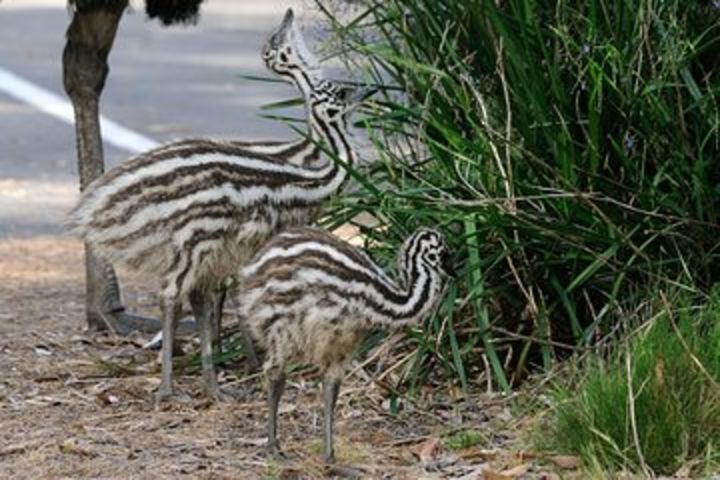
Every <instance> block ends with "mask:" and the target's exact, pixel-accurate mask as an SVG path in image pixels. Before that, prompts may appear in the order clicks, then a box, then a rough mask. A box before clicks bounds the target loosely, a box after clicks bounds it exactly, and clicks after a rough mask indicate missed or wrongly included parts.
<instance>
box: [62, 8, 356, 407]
mask: <svg viewBox="0 0 720 480" xmlns="http://www.w3.org/2000/svg"><path fill="white" fill-rule="evenodd" d="M284 23H285V22H284ZM281 30H282V27H281ZM298 38H299V37H293V41H294V42H296V41H298V40H297V39H298ZM280 64H281V63H278V64H274V65H273V66H271V68H272V67H274V68H280V67H279V65H280ZM269 66H270V65H269ZM305 67H307V68H309V69H311V66H309V65H308V66H303V64H301V63H293V64H292V68H293V69H301V68H305ZM303 78H305V77H303ZM308 78H309V77H308ZM305 87H307V86H303V87H302V88H305ZM310 87H312V88H310V89H308V90H307V93H306V94H307V97H306V100H307V105H306V109H307V113H308V126H309V130H310V132H311V134H310V139H299V140H296V141H293V142H286V143H285V142H280V143H278V142H252V143H248V142H237V141H223V140H214V139H190V140H183V141H179V142H174V143H171V144H168V145H164V146H161V147H158V148H156V149H153V150H150V151H148V152H145V153H143V154H141V155H138V156H136V157H134V158H132V159H130V160H128V161H127V162H125V163H123V164H121V165H119V166H117V167H116V168H114V169H112V170H110V171H108V172H107V173H105V174H104V175H103V176H101V177H100V178H98V179H97V180H96V181H94V182H93V183H92V184H91V185H90V186H89V187H88V188H87V189H86V191H85V192H84V194H83V196H82V198H81V200H80V202H79V203H78V205H77V206H76V208H75V209H74V210H73V211H72V212H71V214H70V216H69V219H68V226H69V228H70V229H71V230H72V231H74V232H75V233H76V234H78V235H80V236H82V237H83V238H84V239H85V240H86V241H87V242H88V243H89V244H90V245H91V246H92V248H93V250H94V251H95V252H96V253H97V254H98V255H100V256H101V257H103V258H104V259H106V260H108V261H109V262H111V263H113V264H121V265H126V266H129V267H131V268H133V269H136V270H140V271H144V272H148V273H151V274H156V275H159V276H160V277H161V279H162V283H163V289H162V295H163V298H164V311H165V314H164V319H163V381H162V383H161V387H160V390H159V392H158V397H159V398H161V399H162V398H166V397H168V396H170V395H171V393H172V388H171V381H172V339H173V330H174V318H173V317H174V313H173V312H176V311H177V310H178V305H179V303H180V302H181V301H182V300H183V299H184V298H187V297H189V298H190V301H191V304H192V305H193V311H194V313H195V315H196V317H199V318H198V323H199V327H200V337H201V354H202V359H203V376H204V377H205V383H206V391H207V393H208V394H209V395H210V396H212V397H218V396H219V392H218V389H217V383H216V380H215V372H214V367H213V364H212V346H211V340H210V336H211V333H210V332H211V330H212V326H211V325H210V322H211V321H210V319H208V318H206V317H207V316H208V314H209V313H208V311H209V307H208V302H207V299H208V297H209V293H208V292H209V291H210V290H211V289H213V288H214V287H216V286H217V285H218V284H219V283H220V282H221V281H222V280H223V279H224V278H225V277H226V276H227V275H229V274H233V273H235V271H236V270H237V268H238V266H239V265H242V264H243V263H244V262H245V261H246V260H247V259H248V258H249V257H250V256H251V255H252V254H253V253H254V252H255V251H256V250H257V249H258V248H259V247H260V246H261V245H262V244H263V243H264V242H265V241H266V240H267V239H268V238H269V237H270V236H272V235H273V234H274V233H277V232H278V231H282V230H283V229H285V228H288V227H291V226H295V225H305V224H309V223H311V222H313V221H314V220H315V219H316V218H317V216H318V214H319V213H320V208H321V204H322V202H323V201H324V200H325V199H327V198H328V197H329V196H331V195H332V194H334V193H335V192H337V191H338V190H339V189H340V187H341V186H342V185H343V183H344V182H345V180H346V178H347V172H346V170H345V168H344V166H340V164H339V163H337V162H335V161H331V160H329V159H327V157H324V159H323V157H322V156H321V152H322V150H323V149H327V150H328V151H330V152H331V154H332V156H333V157H337V158H338V159H340V161H341V163H345V164H347V165H350V166H352V165H353V163H354V161H355V154H354V152H353V150H352V148H351V146H350V144H349V142H348V140H347V123H346V116H347V115H348V114H349V113H350V112H351V111H352V109H353V107H354V106H355V105H356V103H357V102H359V101H360V100H361V98H362V95H363V94H361V93H358V92H354V91H352V90H350V89H348V88H345V87H341V86H338V85H336V84H334V83H333V82H330V81H327V80H323V81H318V82H317V84H315V83H313V84H311V85H310Z"/></svg>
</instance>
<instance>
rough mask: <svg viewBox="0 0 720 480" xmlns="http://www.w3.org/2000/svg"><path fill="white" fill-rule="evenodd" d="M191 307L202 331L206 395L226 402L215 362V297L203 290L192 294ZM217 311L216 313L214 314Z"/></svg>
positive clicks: (201, 342)
mask: <svg viewBox="0 0 720 480" xmlns="http://www.w3.org/2000/svg"><path fill="white" fill-rule="evenodd" d="M190 306H191V307H192V311H193V315H194V316H195V321H196V322H197V324H198V330H199V331H200V359H201V361H202V376H203V381H204V383H205V395H207V397H208V398H211V399H212V400H215V401H221V400H224V398H223V396H222V395H221V393H220V388H219V387H218V383H217V375H216V374H215V363H214V360H213V336H214V335H213V334H214V332H213V330H214V329H213V324H214V323H215V322H214V320H215V319H214V318H212V317H213V313H216V312H217V309H216V308H214V307H215V302H214V299H213V295H211V294H210V293H209V292H207V291H203V290H193V291H192V292H190ZM213 310H215V312H213Z"/></svg>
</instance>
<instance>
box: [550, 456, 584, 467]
mask: <svg viewBox="0 0 720 480" xmlns="http://www.w3.org/2000/svg"><path fill="white" fill-rule="evenodd" d="M548 460H550V461H551V462H552V463H554V464H555V465H557V466H558V467H560V468H562V469H565V470H575V469H577V468H579V467H580V458H578V457H576V456H575V455H553V456H551V457H548Z"/></svg>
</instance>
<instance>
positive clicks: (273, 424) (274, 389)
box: [267, 368, 285, 454]
mask: <svg viewBox="0 0 720 480" xmlns="http://www.w3.org/2000/svg"><path fill="white" fill-rule="evenodd" d="M267 381H268V445H267V446H268V450H269V451H270V452H271V453H275V454H278V453H280V443H279V442H278V440H277V414H278V406H279V405H280V397H282V394H283V391H284V390H285V371H284V370H282V369H279V368H276V369H273V370H271V371H270V372H269V374H268V376H267Z"/></svg>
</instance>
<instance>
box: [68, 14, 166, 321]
mask: <svg viewBox="0 0 720 480" xmlns="http://www.w3.org/2000/svg"><path fill="white" fill-rule="evenodd" d="M75 3H76V4H75V10H74V12H73V17H72V21H71V23H70V26H69V27H68V29H67V33H66V36H67V43H66V44H65V49H64V50H63V84H64V87H65V91H66V92H67V94H68V96H69V97H70V100H71V101H72V104H73V108H74V111H75V136H76V142H77V153H78V169H79V172H80V189H81V190H84V189H85V188H86V187H87V186H88V185H89V184H90V182H92V181H93V180H94V179H95V178H97V177H98V176H100V175H101V174H102V173H103V170H104V162H103V147H102V139H101V137H100V121H99V116H98V115H99V100H100V94H101V93H102V90H103V87H104V86H105V79H106V77H107V74H108V65H107V58H108V54H109V53H110V49H111V48H112V44H113V40H114V39H115V33H116V32H117V27H118V23H119V22H120V18H121V17H122V14H123V12H124V10H125V8H126V7H127V0H109V1H104V2H87V1H86V2H75ZM85 271H86V282H87V283H86V298H85V314H86V319H87V324H88V328H90V329H91V330H103V329H106V328H113V329H115V331H117V332H118V333H128V332H130V331H132V330H141V331H146V332H150V331H152V332H155V331H158V330H159V329H160V326H161V325H160V322H159V321H157V320H154V319H147V318H143V317H138V316H134V315H130V314H128V313H125V311H124V310H125V308H124V306H123V304H122V301H121V300H120V286H119V284H118V281H117V277H116V275H115V271H114V270H113V268H112V267H111V266H110V265H108V264H107V263H106V262H104V261H102V260H101V259H100V258H98V257H97V256H96V255H95V254H94V253H93V252H92V249H91V248H90V247H89V245H87V244H86V245H85Z"/></svg>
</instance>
